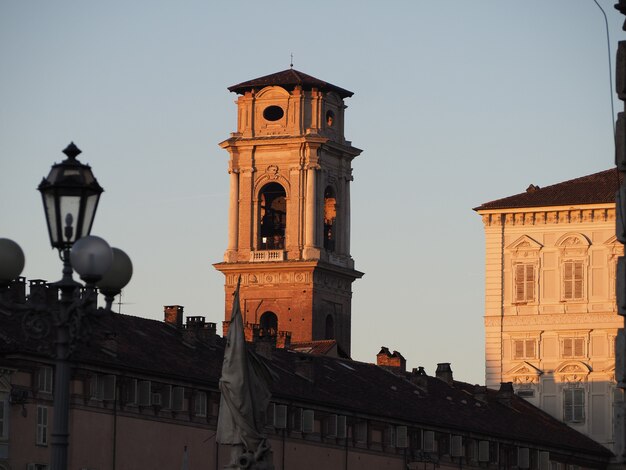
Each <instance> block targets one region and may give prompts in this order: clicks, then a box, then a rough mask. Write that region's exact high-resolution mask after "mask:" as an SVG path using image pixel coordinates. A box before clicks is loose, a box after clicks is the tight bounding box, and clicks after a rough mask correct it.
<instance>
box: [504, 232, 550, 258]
mask: <svg viewBox="0 0 626 470" xmlns="http://www.w3.org/2000/svg"><path fill="white" fill-rule="evenodd" d="M542 248H543V245H542V244H541V243H539V242H538V241H537V240H533V239H532V238H530V237H529V236H528V235H522V236H521V237H519V238H518V239H517V240H515V241H514V242H513V243H511V244H510V245H509V246H507V247H506V249H507V250H508V251H509V252H511V253H512V254H513V256H515V257H528V256H533V257H537V256H539V251H540V250H541V249H542Z"/></svg>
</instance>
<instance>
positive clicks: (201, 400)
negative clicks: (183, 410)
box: [193, 392, 206, 417]
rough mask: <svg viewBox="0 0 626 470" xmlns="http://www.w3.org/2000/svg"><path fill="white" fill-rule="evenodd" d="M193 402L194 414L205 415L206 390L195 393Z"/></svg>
mask: <svg viewBox="0 0 626 470" xmlns="http://www.w3.org/2000/svg"><path fill="white" fill-rule="evenodd" d="M193 404H194V414H195V415H196V416H202V417H204V416H206V392H198V393H196V396H195V398H194V402H193Z"/></svg>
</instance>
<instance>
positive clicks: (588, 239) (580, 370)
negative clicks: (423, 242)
mask: <svg viewBox="0 0 626 470" xmlns="http://www.w3.org/2000/svg"><path fill="white" fill-rule="evenodd" d="M560 186H563V188H561V189H564V190H567V182H566V183H561V185H560ZM553 188H554V187H553ZM535 190H537V191H540V189H539V188H536V187H532V186H531V188H529V192H534V191H535ZM513 198H515V196H512V197H511V198H507V199H513ZM536 199H538V200H539V199H540V197H538V198H536ZM503 201H505V200H503ZM497 202H498V201H495V203H487V204H484V205H483V206H481V207H478V208H476V210H477V212H478V213H479V214H480V215H481V216H482V219H483V223H484V227H485V252H486V253H485V361H486V362H485V364H486V385H487V386H488V387H496V386H497V385H498V384H499V383H500V382H513V386H514V388H515V390H516V393H518V394H519V395H520V396H523V397H525V398H526V399H528V400H529V401H530V402H531V403H533V404H535V405H536V406H538V407H540V408H542V409H543V410H544V411H546V412H548V413H549V414H551V415H552V416H554V417H556V418H558V419H560V420H563V421H564V422H566V423H568V424H569V425H571V426H572V427H573V428H575V429H577V430H578V431H581V432H582V433H584V434H587V435H589V436H591V437H592V438H594V439H595V440H596V441H598V442H600V443H601V444H603V445H605V446H607V447H609V448H612V446H613V434H614V433H613V418H612V416H613V401H614V399H615V398H614V397H615V396H617V393H616V392H615V390H616V388H615V383H616V382H615V348H614V347H615V337H616V335H617V330H618V328H621V327H622V325H623V319H622V317H620V316H618V315H617V313H616V304H615V269H616V260H617V257H618V256H620V255H621V254H622V252H623V246H622V245H621V244H619V243H618V242H617V241H616V239H615V204H614V203H612V202H604V201H603V202H601V203H585V204H576V205H570V204H568V205H549V204H545V205H543V206H537V205H533V206H531V207H528V206H526V207H523V206H522V207H511V206H510V204H500V205H501V206H508V207H502V208H497V206H498V205H499V204H498V203H497Z"/></svg>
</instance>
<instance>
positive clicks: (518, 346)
mask: <svg viewBox="0 0 626 470" xmlns="http://www.w3.org/2000/svg"><path fill="white" fill-rule="evenodd" d="M523 357H524V341H522V340H515V359H522V358H523Z"/></svg>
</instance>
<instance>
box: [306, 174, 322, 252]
mask: <svg viewBox="0 0 626 470" xmlns="http://www.w3.org/2000/svg"><path fill="white" fill-rule="evenodd" d="M306 173H307V175H306V214H305V219H306V220H305V229H306V230H305V238H304V253H303V257H304V259H316V258H319V248H318V247H316V243H315V240H316V235H317V230H316V228H317V201H316V199H317V182H316V179H317V168H316V167H315V166H311V167H309V168H308V169H307V172H306Z"/></svg>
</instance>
